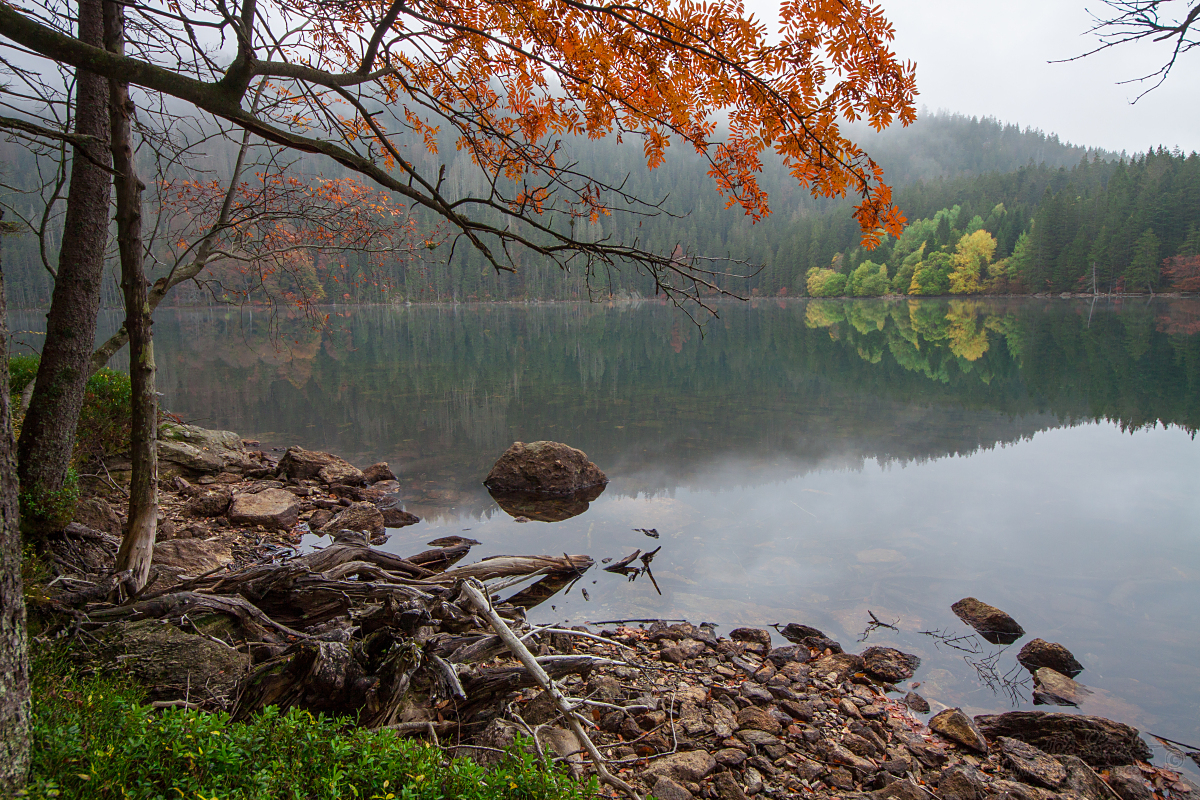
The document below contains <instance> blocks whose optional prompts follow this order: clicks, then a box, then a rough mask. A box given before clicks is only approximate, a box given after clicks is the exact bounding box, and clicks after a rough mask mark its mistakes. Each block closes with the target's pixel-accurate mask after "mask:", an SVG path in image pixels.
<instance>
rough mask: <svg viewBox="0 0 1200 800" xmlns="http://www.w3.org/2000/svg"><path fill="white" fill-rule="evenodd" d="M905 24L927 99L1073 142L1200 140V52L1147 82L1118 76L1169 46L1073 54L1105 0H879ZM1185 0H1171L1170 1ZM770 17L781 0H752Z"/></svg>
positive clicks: (1157, 61) (899, 39)
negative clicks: (1154, 83)
mask: <svg viewBox="0 0 1200 800" xmlns="http://www.w3.org/2000/svg"><path fill="white" fill-rule="evenodd" d="M877 2H879V3H881V4H882V6H883V8H884V10H885V12H886V13H887V16H888V18H889V19H890V20H891V22H892V24H893V25H895V27H896V42H895V50H896V52H897V54H899V55H900V56H901V57H902V58H905V59H911V60H913V61H916V62H917V88H918V90H919V91H920V96H919V97H918V98H917V104H918V107H920V106H921V105H925V106H927V107H928V108H929V109H930V110H937V109H946V110H948V111H957V112H961V113H964V114H971V115H977V116H993V117H997V118H999V119H1000V120H1002V121H1005V122H1015V123H1018V124H1020V125H1021V126H1022V127H1026V126H1033V127H1035V128H1041V129H1042V130H1044V131H1046V132H1047V133H1057V134H1058V135H1059V137H1060V138H1062V139H1065V140H1067V141H1070V142H1072V143H1074V144H1081V145H1088V146H1093V147H1103V148H1105V149H1108V150H1117V151H1119V150H1127V151H1130V152H1132V151H1144V150H1146V149H1147V148H1149V147H1150V146H1152V145H1159V144H1162V145H1165V146H1167V147H1168V148H1171V147H1175V146H1179V147H1181V148H1183V149H1184V150H1186V151H1192V150H1200V88H1197V87H1200V54H1195V53H1193V55H1192V56H1191V58H1185V59H1184V60H1181V61H1180V62H1179V63H1178V64H1177V65H1176V67H1175V69H1174V71H1173V72H1172V73H1171V77H1170V78H1168V79H1167V82H1166V83H1165V84H1164V85H1163V86H1161V87H1160V88H1158V89H1156V90H1155V91H1153V92H1151V93H1150V94H1149V95H1147V96H1146V97H1144V98H1142V99H1141V100H1139V101H1138V102H1137V104H1136V105H1130V101H1131V100H1133V98H1135V97H1136V96H1137V95H1138V94H1139V92H1140V91H1141V89H1140V88H1138V86H1137V85H1127V86H1119V85H1117V82H1118V81H1121V80H1126V79H1129V78H1136V77H1139V76H1141V75H1144V74H1146V73H1148V72H1151V71H1153V70H1154V69H1157V68H1158V66H1159V65H1161V63H1162V58H1161V56H1162V53H1163V51H1162V50H1160V49H1159V48H1161V45H1160V46H1157V47H1143V46H1140V45H1139V46H1136V47H1131V46H1125V47H1120V48H1114V49H1112V50H1110V51H1108V52H1107V53H1102V54H1099V55H1096V56H1092V57H1090V58H1087V59H1083V60H1082V61H1077V62H1074V63H1070V64H1050V63H1047V62H1049V61H1051V60H1053V59H1061V58H1069V57H1071V56H1074V55H1078V54H1079V53H1082V52H1085V51H1086V50H1088V49H1090V48H1091V47H1093V46H1094V45H1095V42H1096V40H1095V39H1094V38H1093V37H1091V36H1088V35H1084V34H1085V31H1087V30H1088V28H1089V27H1090V22H1091V17H1090V16H1089V14H1088V12H1087V9H1088V8H1089V7H1090V8H1092V9H1093V10H1095V11H1096V12H1097V13H1099V12H1100V11H1102V10H1103V8H1104V6H1103V4H1102V3H1101V2H1098V0H989V2H982V0H957V1H955V0H877ZM1176 4H1178V5H1183V3H1172V4H1171V5H1176ZM747 5H748V6H749V7H751V8H753V9H754V11H755V13H756V14H758V15H759V16H760V17H762V18H763V19H764V20H770V19H773V18H774V15H773V13H766V12H767V10H768V8H769V7H777V6H778V0H748V2H747Z"/></svg>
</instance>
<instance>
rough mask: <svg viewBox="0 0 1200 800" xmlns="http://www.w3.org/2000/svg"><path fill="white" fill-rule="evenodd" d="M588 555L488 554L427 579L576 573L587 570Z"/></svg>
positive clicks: (455, 579)
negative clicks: (475, 561)
mask: <svg viewBox="0 0 1200 800" xmlns="http://www.w3.org/2000/svg"><path fill="white" fill-rule="evenodd" d="M593 563H595V562H593V561H592V557H591V556H582V555H579V556H567V555H563V556H492V557H491V558H485V559H484V560H483V561H480V562H478V563H476V564H469V565H467V566H465V567H457V568H455V569H452V570H450V571H448V572H444V573H442V574H441V575H438V576H435V577H434V578H431V579H430V581H431V582H436V583H441V582H447V581H460V580H468V579H470V578H475V579H476V580H481V581H489V580H492V579H493V578H507V577H512V576H514V575H532V574H533V573H535V572H544V573H545V574H547V575H554V574H563V573H578V574H583V573H584V572H586V571H587V570H589V569H591V566H592V564H593Z"/></svg>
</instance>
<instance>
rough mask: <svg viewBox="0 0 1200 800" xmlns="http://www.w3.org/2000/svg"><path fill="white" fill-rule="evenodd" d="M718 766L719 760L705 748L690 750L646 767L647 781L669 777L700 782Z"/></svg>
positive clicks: (665, 757) (686, 781)
mask: <svg viewBox="0 0 1200 800" xmlns="http://www.w3.org/2000/svg"><path fill="white" fill-rule="evenodd" d="M716 768H717V760H716V759H715V758H713V757H712V756H711V755H709V754H708V753H707V752H706V751H704V750H688V751H687V752H683V753H672V754H671V755H669V756H664V757H663V758H660V759H658V760H657V761H655V762H654V763H652V764H651V765H650V766H649V767H647V768H646V771H645V773H644V775H645V777H646V779H647V781H649V780H651V779H653V780H657V779H658V778H659V777H667V778H670V779H671V780H673V781H678V782H680V783H699V782H700V781H702V780H704V778H706V777H708V774H709V773H710V772H712V771H713V770H714V769H716Z"/></svg>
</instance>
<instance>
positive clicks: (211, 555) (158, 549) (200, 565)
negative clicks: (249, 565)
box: [151, 539, 233, 578]
mask: <svg viewBox="0 0 1200 800" xmlns="http://www.w3.org/2000/svg"><path fill="white" fill-rule="evenodd" d="M232 562H233V553H232V552H231V551H230V549H229V545H227V544H223V543H222V542H208V541H205V540H204V539H170V540H168V541H160V542H155V543H154V555H153V557H152V559H151V564H152V565H153V566H155V567H157V568H158V570H159V571H160V572H162V573H164V574H166V575H169V576H171V577H173V578H195V577H196V576H198V575H203V574H204V573H206V572H211V571H212V570H214V569H217V568H218V567H223V566H225V565H226V564H229V563H232Z"/></svg>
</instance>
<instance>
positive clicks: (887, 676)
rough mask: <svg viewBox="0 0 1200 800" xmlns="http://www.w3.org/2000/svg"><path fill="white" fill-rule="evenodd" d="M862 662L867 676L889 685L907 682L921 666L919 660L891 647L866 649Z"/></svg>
mask: <svg viewBox="0 0 1200 800" xmlns="http://www.w3.org/2000/svg"><path fill="white" fill-rule="evenodd" d="M862 660H863V666H864V668H865V669H866V671H867V674H868V675H870V676H871V677H873V678H878V679H880V680H885V681H887V682H889V683H898V682H899V681H906V680H908V679H909V678H911V677H912V676H913V673H914V672H916V671H917V669H918V668H919V667H920V666H921V659H920V658H918V657H917V656H914V655H912V654H910V653H903V652H901V651H899V650H897V649H895V648H893V647H868V648H867V649H866V650H864V651H863V653H862Z"/></svg>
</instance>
